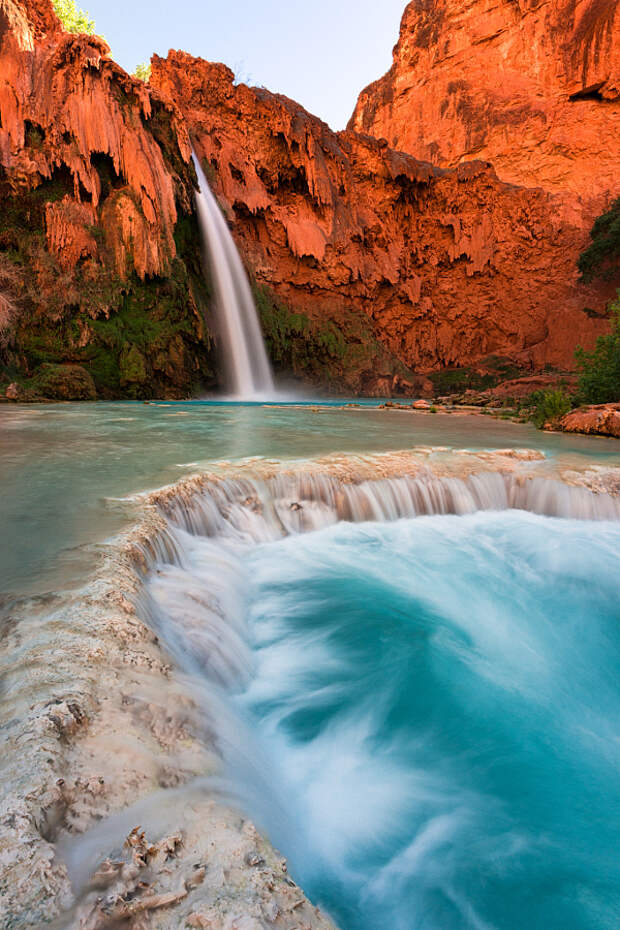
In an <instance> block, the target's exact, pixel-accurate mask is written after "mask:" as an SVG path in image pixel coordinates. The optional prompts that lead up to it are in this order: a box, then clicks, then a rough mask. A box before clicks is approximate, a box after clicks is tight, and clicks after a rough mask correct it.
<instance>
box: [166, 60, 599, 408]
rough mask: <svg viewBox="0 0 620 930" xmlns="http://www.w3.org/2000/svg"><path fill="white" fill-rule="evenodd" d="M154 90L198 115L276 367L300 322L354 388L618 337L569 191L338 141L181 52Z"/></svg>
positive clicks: (283, 102)
mask: <svg viewBox="0 0 620 930" xmlns="http://www.w3.org/2000/svg"><path fill="white" fill-rule="evenodd" d="M151 83H152V85H153V86H154V87H155V88H157V90H158V91H159V92H160V93H161V94H162V96H165V97H168V98H170V99H172V100H174V101H175V102H176V103H177V104H178V106H179V107H180V109H181V111H182V113H183V115H184V117H185V119H186V121H187V124H188V126H189V130H190V132H191V134H192V138H193V139H194V144H195V147H196V150H197V152H198V154H199V156H200V157H201V158H202V159H203V165H204V167H205V171H206V172H207V174H208V175H209V176H210V178H211V183H212V184H213V186H214V189H215V191H216V193H217V194H218V196H219V198H220V203H221V204H222V206H223V208H224V209H225V210H226V211H227V214H228V217H229V219H230V221H231V224H232V226H233V229H234V232H235V234H236V237H237V242H238V244H239V246H240V248H241V250H242V252H243V254H244V255H245V257H246V260H247V263H248V265H249V266H250V267H251V268H252V269H253V270H254V273H255V276H256V280H257V282H258V284H259V285H260V287H261V289H262V295H263V302H264V304H265V305H266V307H264V308H263V320H264V324H265V328H266V334H267V338H268V341H270V343H271V349H272V354H273V355H275V356H276V357H278V355H281V356H287V354H288V356H289V360H292V361H293V363H295V361H296V360H297V361H298V359H299V353H300V351H303V347H302V348H301V349H300V347H299V345H298V343H297V341H296V336H297V335H298V330H297V323H296V321H297V320H299V318H300V317H302V318H303V319H304V320H306V319H307V320H309V321H310V324H309V325H310V329H309V332H310V333H313V332H314V330H313V328H312V327H313V326H318V325H319V323H322V325H323V326H325V323H326V322H327V321H333V326H334V328H335V329H336V330H339V331H340V332H341V333H345V334H346V335H347V340H346V341H347V343H348V349H344V348H343V351H342V361H343V362H344V364H345V366H346V369H347V371H348V372H349V374H350V377H351V383H352V386H354V387H355V388H356V389H357V390H372V389H373V388H376V389H377V390H378V392H381V391H383V392H385V391H386V390H387V391H389V389H390V386H391V385H392V386H393V385H394V384H395V383H396V384H398V383H399V381H400V383H402V381H403V380H404V381H405V383H406V381H407V379H408V378H413V380H412V381H410V382H409V385H410V386H411V385H413V386H414V387H416V388H418V389H419V387H420V383H421V381H422V382H423V381H424V379H426V380H428V376H429V375H432V374H433V372H437V371H438V370H440V369H445V368H449V369H453V368H460V369H462V368H463V367H464V366H472V369H473V370H474V374H475V370H476V369H480V370H484V371H489V370H491V371H492V370H496V371H501V372H505V373H510V374H512V375H513V377H514V374H515V373H516V372H518V371H522V370H526V371H527V370H530V369H533V368H534V369H541V368H543V367H544V366H553V367H557V368H567V367H571V365H572V362H573V352H574V347H575V344H576V343H577V342H582V343H583V344H591V343H592V340H593V339H594V337H595V335H596V334H597V333H599V332H602V331H604V330H605V329H606V328H607V325H608V324H607V322H606V321H605V320H604V319H603V320H601V319H600V318H597V317H596V315H595V314H593V313H592V309H594V310H595V312H596V311H597V310H598V311H600V310H602V308H604V305H605V299H606V296H607V292H605V291H604V290H603V289H601V288H597V287H585V286H584V285H581V284H579V283H578V280H577V271H576V265H575V263H576V259H577V256H578V254H579V252H580V251H581V250H582V248H583V247H584V245H585V242H586V240H587V232H586V229H585V228H584V227H583V223H582V221H581V219H580V218H579V220H578V221H577V220H576V218H575V211H574V210H573V209H572V204H571V203H567V202H566V200H565V199H563V198H562V197H560V196H559V195H555V194H552V193H549V192H546V191H543V190H541V189H540V188H537V189H526V188H522V187H517V186H515V185H512V184H511V185H509V184H505V183H503V182H502V181H500V180H499V179H498V178H497V175H496V172H495V170H494V167H493V166H492V165H490V164H489V163H488V162H486V161H475V162H469V163H467V164H462V165H457V166H456V167H454V168H452V169H449V170H447V169H444V168H440V167H435V166H433V165H431V164H429V163H428V162H427V161H424V162H423V161H420V160H418V159H417V158H415V157H413V156H411V155H407V154H404V153H402V152H398V151H394V150H393V149H391V148H389V147H388V145H387V144H386V142H385V140H383V141H381V140H376V139H374V138H371V137H370V136H368V135H362V134H359V133H356V132H351V131H348V132H342V133H334V132H332V131H331V130H330V129H329V127H328V126H326V125H325V124H324V123H322V122H321V121H320V120H319V119H317V118H315V117H313V116H311V115H310V114H309V113H307V112H306V111H305V110H304V109H303V108H302V107H301V106H299V105H298V104H296V103H295V102H293V101H292V100H289V99H288V98H286V97H283V96H281V95H276V94H271V93H269V92H268V91H266V90H263V89H259V88H248V87H246V86H244V85H240V86H235V85H234V82H233V74H232V72H231V71H230V70H229V69H228V68H226V67H224V66H223V65H215V64H210V63H208V62H206V61H203V60H201V59H197V58H193V57H191V56H189V55H187V54H185V53H183V52H170V53H169V56H168V58H167V59H162V58H159V57H157V56H154V58H153V61H152V77H151ZM354 324H355V326H356V327H358V333H357V341H358V343H359V346H358V352H357V354H356V355H355V357H352V356H353V353H352V351H351V348H352V345H353V344H354V336H353V334H352V333H351V329H352V327H353V325H354ZM299 329H300V330H301V327H299ZM302 333H303V334H304V336H305V337H306V343H305V344H306V346H308V344H309V339H308V338H307V336H308V333H307V332H306V331H303V330H302ZM373 343H378V344H379V345H380V346H382V347H385V349H386V350H387V353H389V356H391V358H393V359H396V360H397V361H398V362H400V363H401V365H402V366H403V369H402V370H401V373H400V374H399V373H398V371H397V370H395V369H394V368H388V365H389V363H390V359H389V357H388V355H387V353H386V356H385V359H384V360H380V357H379V355H378V354H376V355H375V356H374V358H370V359H369V357H368V351H367V349H368V347H369V346H370V345H371V344H373ZM347 353H348V354H347ZM379 360H380V361H379ZM378 361H379V363H381V361H382V362H383V364H384V366H385V367H384V369H383V371H381V369H379V372H377V363H378ZM339 362H341V360H340V359H338V358H332V360H331V365H332V369H333V370H337V369H338V364H339ZM481 366H482V368H481ZM373 371H374V373H375V380H374V382H373V377H372V376H373ZM412 372H413V376H412V374H411V373H412ZM376 373H379V374H383V378H378V379H377V378H376ZM354 382H355V383H354Z"/></svg>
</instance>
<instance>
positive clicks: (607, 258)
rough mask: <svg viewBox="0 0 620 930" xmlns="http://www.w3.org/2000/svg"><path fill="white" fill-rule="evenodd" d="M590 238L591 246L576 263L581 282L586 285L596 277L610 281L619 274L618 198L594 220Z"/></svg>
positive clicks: (619, 211) (619, 232)
mask: <svg viewBox="0 0 620 930" xmlns="http://www.w3.org/2000/svg"><path fill="white" fill-rule="evenodd" d="M590 237H591V239H592V242H591V244H590V245H589V246H588V248H587V249H586V250H585V251H584V252H582V253H581V255H580V256H579V260H578V262H577V265H578V267H579V271H580V272H581V278H582V280H583V281H584V282H585V283H586V284H588V283H589V282H590V281H592V280H593V279H594V278H598V277H600V278H607V279H612V278H613V277H614V276H616V275H617V274H618V273H619V272H620V264H619V263H620V197H618V198H617V199H616V200H614V202H613V203H612V205H611V207H610V208H609V210H607V212H606V213H603V214H602V215H601V216H599V217H598V219H596V220H595V222H594V226H593V227H592V231H591V232H590Z"/></svg>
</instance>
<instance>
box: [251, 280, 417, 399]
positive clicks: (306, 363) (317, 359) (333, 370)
mask: <svg viewBox="0 0 620 930" xmlns="http://www.w3.org/2000/svg"><path fill="white" fill-rule="evenodd" d="M253 292H254V299H255V301H256V306H257V308H258V312H259V316H260V322H261V326H262V330H263V334H264V337H265V343H266V346H267V353H268V355H269V357H270V359H271V361H272V363H273V365H274V367H275V368H276V370H277V371H279V372H281V373H282V374H285V375H291V376H293V377H296V378H299V379H302V380H305V381H309V382H311V383H315V384H318V385H321V386H322V387H325V388H327V389H328V390H333V391H338V390H343V389H345V390H349V391H351V392H353V393H358V392H363V391H364V390H365V389H366V388H368V387H372V385H373V381H375V380H376V378H377V376H381V375H384V376H385V377H391V376H393V375H394V374H399V375H401V376H404V377H411V372H410V371H408V369H407V368H406V367H405V366H404V365H402V364H401V363H400V362H399V361H398V360H396V359H394V358H393V357H392V356H391V355H390V354H389V352H388V351H387V349H386V348H385V346H383V345H382V344H381V343H380V342H379V341H378V340H377V338H376V337H375V335H374V333H373V331H372V326H371V323H370V321H369V320H368V318H367V317H366V316H365V315H364V314H363V313H361V312H360V311H358V310H355V309H353V308H351V309H349V310H347V311H346V312H345V313H342V314H340V315H339V316H338V317H337V318H336V317H330V315H329V313H325V315H324V316H321V317H320V318H318V319H314V318H311V317H309V316H306V315H305V314H304V313H298V312H296V311H295V310H293V309H291V308H290V307H288V306H287V305H286V304H285V303H284V302H283V301H282V300H280V299H279V298H277V297H276V295H275V294H273V292H272V291H270V290H269V288H267V287H264V286H260V285H257V284H255V285H254V287H253Z"/></svg>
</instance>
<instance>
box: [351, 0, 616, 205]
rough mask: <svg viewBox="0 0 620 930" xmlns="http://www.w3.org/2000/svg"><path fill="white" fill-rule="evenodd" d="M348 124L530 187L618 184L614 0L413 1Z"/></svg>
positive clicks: (597, 193)
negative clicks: (384, 65)
mask: <svg viewBox="0 0 620 930" xmlns="http://www.w3.org/2000/svg"><path fill="white" fill-rule="evenodd" d="M349 128H350V129H354V130H357V131H360V132H368V133H371V134H372V135H374V136H376V137H377V138H380V137H385V138H386V139H387V140H388V142H389V144H390V145H392V146H393V147H395V148H398V149H402V150H403V151H406V152H410V153H411V154H413V155H415V156H416V157H417V158H423V159H428V160H429V161H431V162H432V163H433V164H435V165H440V166H443V167H450V166H454V165H457V164H459V163H460V162H462V161H468V160H471V159H485V160H489V161H491V162H493V165H494V167H495V170H496V171H497V174H498V176H499V177H500V178H501V179H502V180H505V181H508V182H510V183H513V184H519V185H523V186H526V187H539V186H540V187H543V188H545V189H546V190H550V191H569V192H571V193H572V194H576V195H579V196H581V197H583V198H584V199H585V200H594V201H595V203H594V204H593V205H592V207H591V210H590V211H589V214H588V219H589V218H591V215H592V211H594V212H595V213H598V212H601V207H602V206H603V205H604V203H605V202H606V201H607V200H608V199H609V197H610V195H611V194H616V195H617V193H618V188H619V179H618V174H619V158H618V139H619V138H620V4H618V2H617V0H470V2H468V3H463V2H462V0H413V2H412V3H409V4H408V6H407V8H406V10H405V13H404V15H403V19H402V24H401V30H400V37H399V40H398V44H397V45H396V47H395V49H394V63H393V65H392V68H391V69H390V71H389V72H388V73H387V74H386V75H385V77H383V78H381V80H379V81H377V82H376V83H374V84H371V85H370V86H369V87H367V88H366V90H364V91H363V92H362V94H361V95H360V98H359V101H358V104H357V107H356V110H355V113H354V114H353V117H352V119H351V121H350V123H349Z"/></svg>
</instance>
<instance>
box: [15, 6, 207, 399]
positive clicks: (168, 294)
mask: <svg viewBox="0 0 620 930" xmlns="http://www.w3.org/2000/svg"><path fill="white" fill-rule="evenodd" d="M108 52H109V49H108V46H107V45H106V43H105V42H104V41H103V40H102V39H100V38H98V37H96V36H85V35H81V36H76V35H68V34H66V33H64V32H63V30H62V27H61V25H60V22H59V21H58V19H57V18H56V16H55V14H54V12H53V9H52V6H51V2H49V0H25V2H17V0H2V2H1V3H0V117H1V123H0V126H1V128H0V211H1V214H2V220H1V223H0V290H1V291H2V292H3V295H4V298H5V300H9V302H10V307H11V323H12V333H11V338H10V339H9V338H8V336H5V338H4V340H0V341H2V342H3V344H4V349H5V352H4V356H5V362H7V363H8V364H9V366H12V367H14V368H17V369H18V370H21V371H22V373H23V374H24V375H25V376H26V377H27V376H36V372H37V370H38V366H39V364H40V363H41V362H46V363H50V364H55V363H58V362H77V363H80V364H83V365H85V366H86V367H87V368H88V369H89V370H90V373H91V375H92V377H93V378H94V380H95V383H96V385H97V389H98V390H99V392H100V394H102V395H103V396H106V395H112V396H115V395H116V396H118V395H119V394H120V395H123V394H125V395H128V396H150V395H151V394H152V393H154V392H157V393H163V394H169V395H171V396H183V395H186V394H188V393H189V392H190V391H191V389H192V387H193V386H194V385H195V383H196V382H199V381H200V380H201V379H208V378H209V377H212V371H211V363H210V361H209V357H208V349H209V342H208V339H205V338H204V337H205V332H204V323H203V314H202V311H203V310H204V306H206V300H205V299H204V295H201V294H200V287H201V285H200V277H201V276H200V260H199V250H198V238H197V236H196V237H194V238H193V241H192V243H191V245H190V246H189V247H188V244H187V239H188V237H187V235H186V234H185V228H186V227H189V226H191V225H192V224H193V219H192V217H191V211H192V202H191V195H192V189H193V181H192V177H193V172H192V170H191V168H190V167H189V164H188V163H189V153H190V148H189V140H188V137H187V133H186V131H185V127H184V124H183V123H182V121H181V120H180V119H179V116H178V113H177V111H176V109H175V107H174V105H173V104H172V103H171V102H169V101H164V100H162V99H161V98H160V97H159V96H158V95H157V94H155V93H153V92H151V91H149V89H148V88H147V86H146V85H145V84H144V83H142V82H141V81H138V80H135V79H134V78H131V77H130V76H129V75H127V74H126V73H125V72H124V71H123V70H122V68H120V67H119V66H118V65H117V64H115V62H113V61H112V60H111V59H110V58H109V57H108ZM175 238H176V240H177V241H175ZM201 304H202V305H201ZM6 315H7V314H5V316H6ZM5 328H7V327H5ZM11 349H12V351H11Z"/></svg>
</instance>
